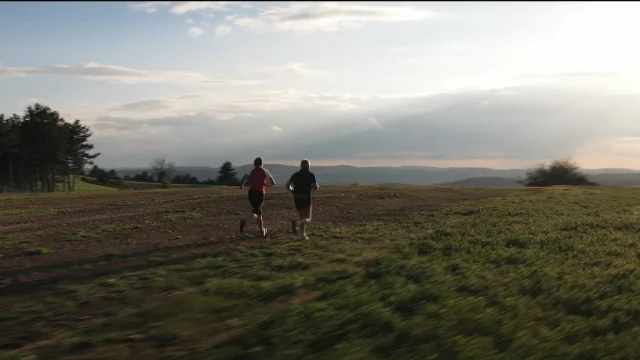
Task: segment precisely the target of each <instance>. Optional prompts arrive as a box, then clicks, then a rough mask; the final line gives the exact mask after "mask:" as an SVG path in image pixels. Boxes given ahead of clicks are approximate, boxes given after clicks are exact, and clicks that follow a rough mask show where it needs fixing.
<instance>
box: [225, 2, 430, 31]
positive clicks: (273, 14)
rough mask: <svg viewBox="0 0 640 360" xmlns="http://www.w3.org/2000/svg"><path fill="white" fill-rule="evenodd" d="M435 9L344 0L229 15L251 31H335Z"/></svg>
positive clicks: (412, 17) (425, 14)
mask: <svg viewBox="0 0 640 360" xmlns="http://www.w3.org/2000/svg"><path fill="white" fill-rule="evenodd" d="M434 15H435V13H434V12H432V11H429V10H425V9H422V8H416V7H413V6H397V5H388V6H379V5H370V4H353V3H343V2H340V3H339V2H318V3H311V2H309V3H289V4H288V5H286V6H275V7H271V8H266V9H261V10H260V13H259V14H258V15H257V16H255V17H249V16H240V15H230V16H228V17H227V18H228V19H229V20H231V21H233V22H234V23H235V24H236V25H238V26H241V27H244V28H247V29H249V30H251V31H255V32H258V33H264V32H268V31H274V32H279V31H296V32H314V31H338V30H341V29H343V28H353V27H360V26H363V25H364V24H366V23H368V22H406V21H420V20H424V19H427V18H430V17H432V16H434Z"/></svg>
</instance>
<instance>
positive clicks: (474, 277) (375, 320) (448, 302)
mask: <svg viewBox="0 0 640 360" xmlns="http://www.w3.org/2000/svg"><path fill="white" fill-rule="evenodd" d="M245 207H246V193H245V192H244V191H240V190H237V189H221V188H213V189H170V190H148V191H119V192H113V193H86V194H65V195H50V196H47V195H45V196H17V195H12V196H6V197H0V235H1V237H0V246H1V250H2V251H1V254H2V255H1V256H2V257H0V279H2V280H1V281H2V283H0V295H1V296H0V324H1V325H0V329H1V330H0V349H1V350H0V351H3V353H2V355H0V359H3V360H6V359H22V358H23V357H28V358H29V359H38V360H41V359H137V360H146V359H150V360H151V359H193V360H196V359H203V360H204V359H260V360H263V359H385V358H394V359H470V360H471V359H473V360H478V359H541V360H542V359H545V360H546V359H563V360H566V359H638V358H640V346H638V345H637V339H638V338H639V337H640V283H639V282H638V278H639V275H640V272H638V271H637V270H638V260H639V258H640V248H639V247H638V241H639V233H640V222H639V221H638V220H639V214H640V192H639V191H638V189H635V188H619V189H613V188H589V189H568V188H551V189H452V188H409V187H407V188H401V187H393V188H380V187H348V188H347V187H345V188H323V189H321V191H320V192H318V193H317V197H316V200H315V205H314V209H315V217H314V223H313V224H312V225H311V230H310V231H311V233H310V235H311V239H310V240H308V241H301V240H298V239H297V238H295V237H294V236H293V235H292V234H290V233H289V223H288V221H287V220H288V219H289V218H290V217H291V216H293V209H292V206H291V199H290V197H289V195H288V194H286V193H285V192H284V191H283V190H280V189H278V190H275V191H273V192H270V193H269V194H268V195H267V203H266V205H265V218H266V222H267V226H268V227H269V235H268V237H267V238H265V239H263V238H260V237H257V236H248V237H244V238H242V237H240V236H238V235H237V230H238V229H237V220H238V218H239V214H240V211H242V210H244V209H245ZM250 231H251V232H252V233H253V234H254V235H257V229H256V228H255V226H254V227H252V228H250Z"/></svg>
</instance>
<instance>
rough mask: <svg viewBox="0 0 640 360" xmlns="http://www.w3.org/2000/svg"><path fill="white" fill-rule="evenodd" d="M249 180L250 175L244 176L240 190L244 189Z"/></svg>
mask: <svg viewBox="0 0 640 360" xmlns="http://www.w3.org/2000/svg"><path fill="white" fill-rule="evenodd" d="M247 179H249V175H248V174H244V175H243V176H242V178H241V179H240V189H244V184H245V183H246V182H247Z"/></svg>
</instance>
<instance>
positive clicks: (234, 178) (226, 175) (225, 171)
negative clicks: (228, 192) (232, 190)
mask: <svg viewBox="0 0 640 360" xmlns="http://www.w3.org/2000/svg"><path fill="white" fill-rule="evenodd" d="M216 182H217V183H218V184H219V185H227V186H233V185H238V184H239V183H240V179H238V174H237V173H236V169H234V168H233V164H231V161H225V162H224V164H222V166H221V167H220V170H218V179H217V180H216Z"/></svg>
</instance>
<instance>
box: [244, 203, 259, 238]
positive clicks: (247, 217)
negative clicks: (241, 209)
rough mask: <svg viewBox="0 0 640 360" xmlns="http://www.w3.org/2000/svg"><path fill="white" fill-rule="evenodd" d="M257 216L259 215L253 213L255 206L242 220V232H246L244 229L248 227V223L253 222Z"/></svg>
mask: <svg viewBox="0 0 640 360" xmlns="http://www.w3.org/2000/svg"><path fill="white" fill-rule="evenodd" d="M256 217H257V215H256V214H254V213H253V208H250V209H249V210H247V212H245V213H244V218H243V219H242V220H240V233H241V234H244V230H245V229H246V227H247V224H248V223H249V222H251V220H253V219H255V218H256Z"/></svg>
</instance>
